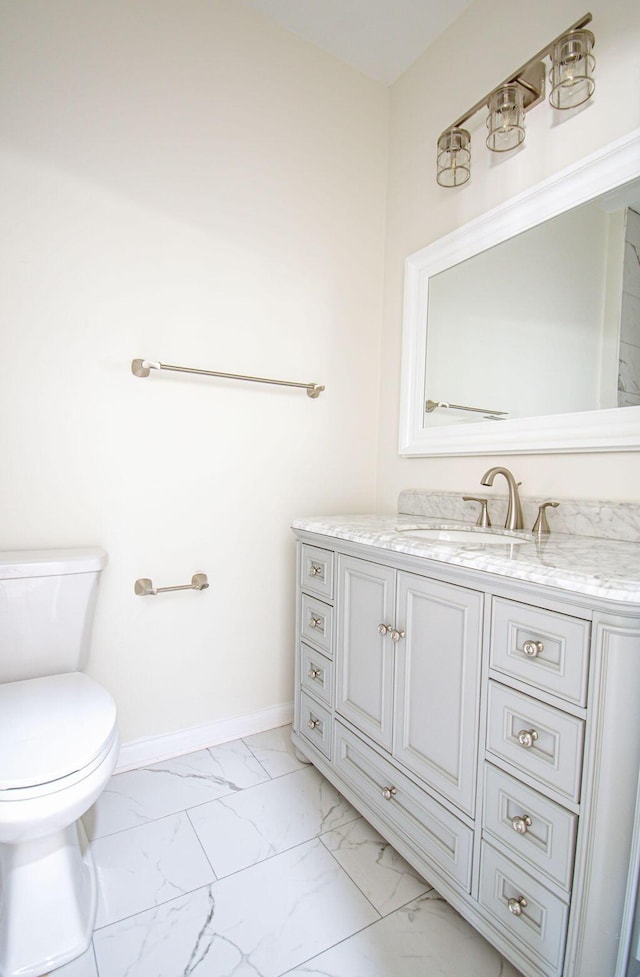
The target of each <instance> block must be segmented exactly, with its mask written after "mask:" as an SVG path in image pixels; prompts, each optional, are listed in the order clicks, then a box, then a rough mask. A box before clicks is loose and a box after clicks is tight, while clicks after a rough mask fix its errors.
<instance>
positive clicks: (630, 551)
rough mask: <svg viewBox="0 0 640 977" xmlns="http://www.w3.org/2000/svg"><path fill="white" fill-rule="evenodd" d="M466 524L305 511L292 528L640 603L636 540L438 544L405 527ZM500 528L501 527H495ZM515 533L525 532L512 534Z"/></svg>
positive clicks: (557, 536) (552, 538) (556, 536)
mask: <svg viewBox="0 0 640 977" xmlns="http://www.w3.org/2000/svg"><path fill="white" fill-rule="evenodd" d="M445 524H446V525H447V526H451V527H457V528H461V527H463V528H467V527H469V526H470V525H471V524H469V523H465V522H461V521H458V520H454V519H446V520H444V519H442V518H441V517H440V518H436V517H432V518H430V517H428V516H415V515H388V516H378V515H362V516H309V517H307V518H301V519H296V520H294V522H293V523H292V528H293V529H294V530H297V531H301V532H302V531H304V532H309V533H318V534H320V535H322V536H331V537H335V538H336V539H345V540H350V541H352V542H354V543H363V544H365V545H369V546H376V547H378V548H380V549H386V550H393V551H394V552H396V553H409V554H411V555H412V556H421V557H425V558H427V559H429V560H435V561H437V562H439V563H448V564H450V565H452V566H460V567H468V568H469V569H472V570H483V571H484V572H486V573H495V574H498V575H500V576H504V577H511V578H512V579H516V580H523V581H528V582H530V583H537V584H546V585H547V586H550V587H556V588H558V589H560V590H565V591H569V592H571V593H579V594H581V595H589V596H592V597H599V598H604V599H605V600H615V601H620V602H623V603H627V604H640V543H637V542H626V541H624V540H613V539H598V538H595V537H593V536H574V535H570V534H568V533H554V532H552V533H551V534H550V535H549V536H548V537H543V538H542V539H537V538H533V537H531V536H530V534H526V535H528V536H529V538H528V539H527V540H526V541H525V542H522V543H518V544H517V545H513V544H510V543H509V542H505V543H500V544H498V545H493V544H476V543H465V544H462V543H458V542H456V543H447V544H444V543H441V542H436V541H433V540H424V539H411V538H409V536H408V535H407V530H411V529H412V528H413V529H418V528H423V527H428V526H443V525H445ZM497 531H498V532H504V530H497ZM513 535H514V537H519V536H521V535H523V534H519V533H514V534H513Z"/></svg>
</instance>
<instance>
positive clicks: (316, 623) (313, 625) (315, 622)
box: [309, 617, 322, 628]
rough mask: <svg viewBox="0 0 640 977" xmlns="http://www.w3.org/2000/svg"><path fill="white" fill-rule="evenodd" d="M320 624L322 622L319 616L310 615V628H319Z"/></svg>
mask: <svg viewBox="0 0 640 977" xmlns="http://www.w3.org/2000/svg"><path fill="white" fill-rule="evenodd" d="M321 624H322V618H321V617H312V618H311V619H310V621H309V627H310V628H319V627H320V625H321Z"/></svg>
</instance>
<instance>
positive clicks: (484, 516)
mask: <svg viewBox="0 0 640 977" xmlns="http://www.w3.org/2000/svg"><path fill="white" fill-rule="evenodd" d="M462 501H463V502H479V503H480V512H479V513H478V518H477V519H476V526H482V528H483V529H488V528H489V527H490V526H491V520H490V519H489V512H488V510H487V506H488V504H489V500H488V499H479V498H478V497H477V496H475V495H463V496H462Z"/></svg>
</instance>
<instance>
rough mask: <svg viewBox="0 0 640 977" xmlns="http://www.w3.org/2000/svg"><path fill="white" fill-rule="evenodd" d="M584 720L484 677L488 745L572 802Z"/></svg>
mask: <svg viewBox="0 0 640 977" xmlns="http://www.w3.org/2000/svg"><path fill="white" fill-rule="evenodd" d="M583 733H584V722H583V721H582V720H581V719H576V718H575V717H574V716H569V715H567V713H565V712H561V711H560V710H559V709H554V708H553V706H547V705H545V704H544V703H542V702H538V701H537V700H536V699H531V698H530V697H529V696H528V695H523V694H522V693H521V692H515V691H514V690H513V689H508V688H506V687H505V686H504V685H499V684H498V683H497V682H489V716H488V724H487V749H488V750H489V752H490V753H493V754H495V755H496V756H498V757H502V759H503V760H506V761H508V762H509V763H510V764H512V765H513V766H514V767H516V768H517V769H518V770H520V771H522V773H524V774H527V775H528V776H530V777H535V779H536V780H538V781H540V783H541V784H544V785H547V786H549V787H552V788H553V789H554V790H556V791H557V792H558V793H559V794H561V795H562V796H563V797H565V798H568V799H569V800H572V801H578V800H579V798H580V781H581V771H582V741H583Z"/></svg>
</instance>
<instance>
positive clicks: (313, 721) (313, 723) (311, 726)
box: [307, 719, 322, 729]
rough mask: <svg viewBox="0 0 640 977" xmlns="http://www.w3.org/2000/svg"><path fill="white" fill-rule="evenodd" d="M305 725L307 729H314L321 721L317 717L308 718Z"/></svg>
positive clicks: (320, 724)
mask: <svg viewBox="0 0 640 977" xmlns="http://www.w3.org/2000/svg"><path fill="white" fill-rule="evenodd" d="M307 726H308V727H309V729H316V728H317V727H318V726H322V723H321V721H320V720H319V719H310V720H309V722H308V723H307Z"/></svg>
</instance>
